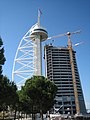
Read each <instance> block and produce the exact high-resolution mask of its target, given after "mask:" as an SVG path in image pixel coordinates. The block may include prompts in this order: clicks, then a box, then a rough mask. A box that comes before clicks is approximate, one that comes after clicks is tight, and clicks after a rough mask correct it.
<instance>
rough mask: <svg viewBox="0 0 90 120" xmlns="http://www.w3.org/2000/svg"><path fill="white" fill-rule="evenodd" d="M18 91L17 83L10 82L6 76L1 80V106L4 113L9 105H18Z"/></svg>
mask: <svg viewBox="0 0 90 120" xmlns="http://www.w3.org/2000/svg"><path fill="white" fill-rule="evenodd" d="M16 91H17V87H16V85H15V84H14V83H13V82H10V80H9V79H8V78H7V77H6V76H3V77H2V78H1V80H0V108H1V110H2V111H3V113H4V111H5V110H6V109H7V107H8V106H12V107H13V108H14V106H15V105H16V103H17V101H18V94H17V92H16ZM3 119H4V114H3Z"/></svg>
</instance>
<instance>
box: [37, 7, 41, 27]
mask: <svg viewBox="0 0 90 120" xmlns="http://www.w3.org/2000/svg"><path fill="white" fill-rule="evenodd" d="M41 14H42V12H41V10H40V9H38V22H37V23H38V27H40V15H41Z"/></svg>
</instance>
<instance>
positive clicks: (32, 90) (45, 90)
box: [23, 76, 57, 119]
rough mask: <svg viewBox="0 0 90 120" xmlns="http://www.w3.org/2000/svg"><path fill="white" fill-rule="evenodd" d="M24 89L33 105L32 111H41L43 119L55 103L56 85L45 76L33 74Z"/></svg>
mask: <svg viewBox="0 0 90 120" xmlns="http://www.w3.org/2000/svg"><path fill="white" fill-rule="evenodd" d="M23 90H24V92H23V93H24V95H27V100H29V102H30V104H31V106H32V113H33V112H36V113H37V112H40V113H41V117H42V119H43V113H46V112H47V111H48V110H50V109H51V107H52V106H53V104H54V98H55V95H56V92H57V87H56V85H55V84H54V83H53V82H52V81H50V80H48V79H46V78H45V77H43V76H33V77H32V78H31V79H28V80H27V81H26V83H25V86H24V88H23Z"/></svg>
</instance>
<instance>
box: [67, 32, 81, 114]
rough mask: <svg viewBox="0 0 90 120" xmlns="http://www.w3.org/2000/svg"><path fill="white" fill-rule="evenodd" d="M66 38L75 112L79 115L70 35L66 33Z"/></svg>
mask: <svg viewBox="0 0 90 120" xmlns="http://www.w3.org/2000/svg"><path fill="white" fill-rule="evenodd" d="M67 36H68V50H69V54H70V63H71V69H72V80H73V87H74V96H75V104H76V112H77V114H79V113H80V107H79V100H78V91H77V84H76V78H75V66H74V60H73V49H72V43H71V40H70V36H71V33H67Z"/></svg>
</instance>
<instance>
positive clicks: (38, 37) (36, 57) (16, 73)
mask: <svg viewBox="0 0 90 120" xmlns="http://www.w3.org/2000/svg"><path fill="white" fill-rule="evenodd" d="M47 37H48V33H47V31H46V30H45V28H43V27H41V26H40V12H39V13H38V22H37V23H36V24H35V25H33V26H32V27H31V28H30V30H29V31H28V32H27V33H26V34H25V35H24V37H23V38H22V40H21V41H20V44H19V46H18V49H17V52H16V55H15V59H14V64H13V70H12V81H15V82H16V83H17V85H18V87H19V86H22V85H23V84H24V82H25V80H26V79H28V78H30V77H31V76H33V75H42V52H41V48H42V47H41V42H42V41H44V40H46V39H47Z"/></svg>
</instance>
